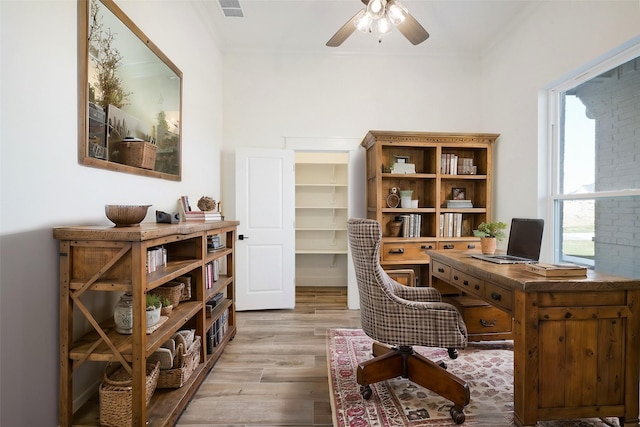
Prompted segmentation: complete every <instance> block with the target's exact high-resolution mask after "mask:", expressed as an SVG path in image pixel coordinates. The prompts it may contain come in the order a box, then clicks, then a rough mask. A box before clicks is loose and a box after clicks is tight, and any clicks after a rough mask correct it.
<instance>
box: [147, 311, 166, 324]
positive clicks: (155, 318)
mask: <svg viewBox="0 0 640 427" xmlns="http://www.w3.org/2000/svg"><path fill="white" fill-rule="evenodd" d="M161 309H162V308H161V307H157V308H154V309H153V310H147V311H146V313H147V328H149V327H151V326H155V325H156V323H158V322H159V321H160V310H161Z"/></svg>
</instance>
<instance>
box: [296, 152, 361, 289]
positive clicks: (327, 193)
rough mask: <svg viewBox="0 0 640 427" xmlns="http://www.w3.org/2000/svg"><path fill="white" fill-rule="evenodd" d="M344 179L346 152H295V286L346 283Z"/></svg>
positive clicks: (345, 182) (346, 187) (345, 183)
mask: <svg viewBox="0 0 640 427" xmlns="http://www.w3.org/2000/svg"><path fill="white" fill-rule="evenodd" d="M348 177H349V175H348V156H347V154H346V153H329V152H322V153H312V154H311V153H304V152H298V153H296V169H295V192H296V206H295V210H296V228H295V238H296V250H295V254H296V279H295V280H296V284H297V285H303V286H304V285H309V284H314V285H319V286H322V285H323V284H324V283H319V282H318V280H320V281H325V283H327V284H329V282H330V283H332V284H334V285H335V283H341V282H343V283H344V284H345V285H346V283H347V270H346V264H347V263H346V254H347V216H348V204H349V200H348V195H349V190H348V183H349V180H348ZM327 256H332V257H329V258H328V257H327ZM337 258H342V259H341V260H338V259H337ZM334 267H336V268H334ZM321 269H322V270H324V275H322V277H320V278H319V273H318V271H319V270H321Z"/></svg>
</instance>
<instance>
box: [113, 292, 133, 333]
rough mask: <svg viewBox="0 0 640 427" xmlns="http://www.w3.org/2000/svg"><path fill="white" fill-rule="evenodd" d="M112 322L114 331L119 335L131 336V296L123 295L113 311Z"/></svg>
mask: <svg viewBox="0 0 640 427" xmlns="http://www.w3.org/2000/svg"><path fill="white" fill-rule="evenodd" d="M113 321H114V322H115V324H116V331H117V332H118V333H121V334H131V332H132V329H133V295H131V294H123V295H122V296H121V297H120V300H119V301H118V302H117V303H116V306H115V308H114V309H113Z"/></svg>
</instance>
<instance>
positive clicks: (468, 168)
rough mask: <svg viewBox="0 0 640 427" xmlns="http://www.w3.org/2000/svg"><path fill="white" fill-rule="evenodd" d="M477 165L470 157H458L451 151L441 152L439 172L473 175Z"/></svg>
mask: <svg viewBox="0 0 640 427" xmlns="http://www.w3.org/2000/svg"><path fill="white" fill-rule="evenodd" d="M476 172H477V167H476V166H474V164H473V158H472V157H466V158H465V157H459V156H458V155H456V154H452V153H442V156H441V158H440V173H442V174H445V175H475V174H476Z"/></svg>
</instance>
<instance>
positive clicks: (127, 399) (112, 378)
mask: <svg viewBox="0 0 640 427" xmlns="http://www.w3.org/2000/svg"><path fill="white" fill-rule="evenodd" d="M159 376H160V362H156V363H155V364H150V363H148V364H147V380H146V385H145V386H146V390H145V391H146V393H145V397H146V400H145V401H146V404H147V405H148V404H149V401H150V400H151V396H153V393H154V392H155V391H156V386H157V384H158V377H159ZM132 394H133V386H132V381H131V375H130V374H129V373H128V372H127V371H126V370H125V369H124V368H123V367H122V366H120V367H117V366H116V365H114V364H111V363H109V364H108V365H107V368H106V369H105V372H104V379H103V381H102V383H101V384H100V390H99V395H100V425H101V426H108V427H122V426H130V425H131V421H132V420H131V418H132V406H133V403H132Z"/></svg>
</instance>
